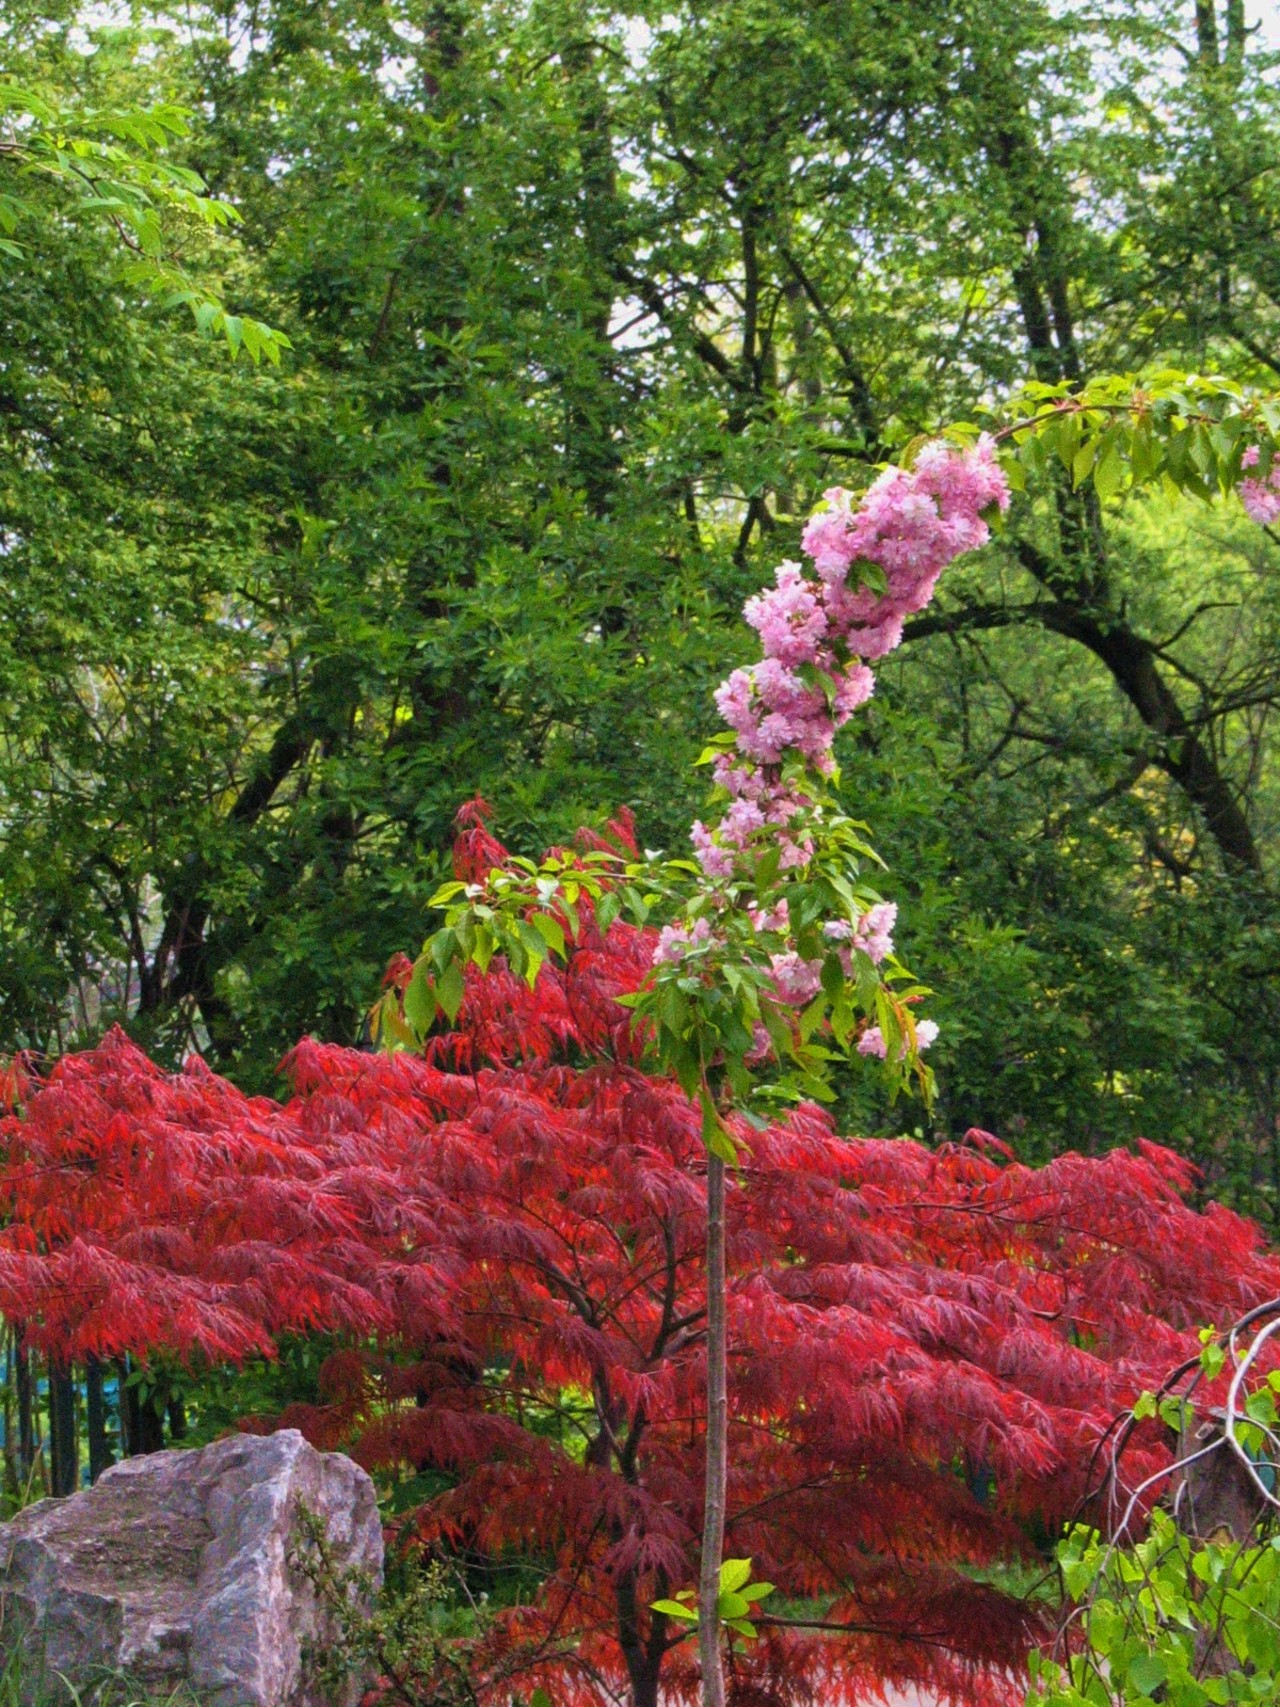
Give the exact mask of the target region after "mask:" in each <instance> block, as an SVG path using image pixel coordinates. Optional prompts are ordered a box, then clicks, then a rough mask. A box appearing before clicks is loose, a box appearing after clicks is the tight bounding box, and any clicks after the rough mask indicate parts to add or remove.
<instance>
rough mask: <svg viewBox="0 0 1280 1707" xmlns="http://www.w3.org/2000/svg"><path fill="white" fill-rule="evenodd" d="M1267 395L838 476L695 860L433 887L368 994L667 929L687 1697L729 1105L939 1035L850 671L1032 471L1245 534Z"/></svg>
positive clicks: (728, 745) (401, 1037) (720, 1378)
mask: <svg viewBox="0 0 1280 1707" xmlns="http://www.w3.org/2000/svg"><path fill="white" fill-rule="evenodd" d="M1277 432H1280V413H1278V412H1277V408H1276V405H1274V404H1272V403H1269V402H1265V401H1260V400H1255V399H1249V398H1246V397H1245V396H1244V395H1243V394H1242V393H1241V392H1240V391H1239V389H1238V388H1236V387H1234V386H1233V385H1231V384H1230V383H1229V382H1226V381H1220V380H1216V379H1200V378H1196V377H1189V376H1186V375H1183V374H1177V373H1164V374H1157V375H1154V376H1152V377H1151V378H1150V379H1149V380H1146V381H1143V382H1139V381H1137V380H1135V379H1134V378H1133V376H1116V377H1111V378H1107V379H1104V380H1102V381H1100V382H1098V383H1096V384H1095V385H1093V386H1091V387H1089V388H1087V389H1086V390H1084V391H1076V392H1071V391H1069V390H1067V389H1066V388H1064V387H1052V386H1042V385H1037V386H1032V387H1029V388H1028V390H1027V392H1026V393H1025V394H1024V396H1023V398H1021V399H1019V401H1018V405H1017V407H1016V408H1015V410H1014V412H1013V419H1012V420H1009V421H1007V422H1006V424H1005V425H1004V426H1002V427H1000V428H999V429H998V430H997V431H996V432H993V433H978V432H977V431H976V429H969V428H967V427H966V428H959V429H956V430H955V431H954V432H953V433H952V434H951V435H950V436H948V437H947V438H943V439H936V440H932V441H928V442H923V443H917V444H914V445H912V446H911V447H909V448H908V452H907V454H906V455H905V456H904V458H903V462H902V465H901V466H897V467H890V468H887V469H885V470H884V471H883V472H882V473H881V474H880V475H879V476H878V477H877V478H876V480H875V481H874V482H873V483H872V485H871V486H870V488H869V489H868V490H867V491H866V492H865V493H864V494H863V495H862V496H861V498H857V497H855V496H854V495H852V494H850V493H849V492H846V491H845V490H843V489H841V488H833V489H832V490H830V491H829V492H827V494H826V497H825V500H824V505H823V507H822V508H821V509H820V510H819V512H818V513H817V514H816V515H815V516H814V517H813V519H812V520H811V521H810V523H809V525H808V527H807V528H806V529H805V532H804V536H803V540H802V545H803V549H804V552H805V554H806V556H807V557H808V558H809V559H810V565H809V566H808V567H806V566H805V565H802V564H800V563H797V562H792V561H787V562H785V563H783V564H782V565H781V566H780V567H779V568H778V570H777V572H776V575H775V582H774V586H773V587H772V588H770V589H768V590H766V591H764V592H762V593H760V594H758V595H756V596H755V597H754V598H752V599H750V600H749V601H748V603H747V606H746V610H745V616H746V620H747V622H748V623H749V624H750V626H751V627H752V628H753V629H755V631H756V633H757V634H758V635H759V638H760V642H761V648H762V652H763V656H762V657H761V658H760V659H759V660H758V661H757V662H756V663H754V664H751V665H748V666H746V667H744V668H742V669H739V670H735V671H734V672H733V674H732V675H731V676H730V677H729V678H728V680H727V681H726V682H725V683H724V684H723V686H722V687H721V688H720V689H719V691H718V692H717V694H716V705H717V708H718V709H719V711H720V713H721V715H722V717H723V718H724V720H725V722H726V724H727V725H728V729H727V731H726V732H725V733H724V734H722V735H721V736H719V737H717V738H716V739H715V740H713V741H712V743H711V745H710V746H709V748H708V749H707V751H706V752H705V753H704V754H703V759H704V761H706V762H708V763H710V765H711V767H712V779H713V790H712V806H713V808H714V810H715V812H717V813H718V814H719V816H718V817H716V818H714V819H713V821H712V822H711V823H709V824H708V823H707V822H703V821H701V820H700V821H699V822H698V823H696V824H695V825H694V827H693V832H692V839H693V847H694V852H695V855H696V864H694V863H689V862H685V861H681V860H669V861H666V862H657V861H649V862H647V863H646V864H644V865H641V866H636V865H632V866H631V867H629V868H627V869H626V870H625V871H623V872H622V873H621V874H620V876H621V877H622V878H625V879H626V880H627V884H626V886H620V884H619V882H618V877H619V874H617V873H613V872H611V871H610V870H609V856H608V855H607V854H605V853H601V854H600V856H599V859H600V864H599V869H598V870H597V871H596V872H595V873H594V874H592V875H590V876H589V877H587V878H584V877H583V875H582V874H581V872H579V871H577V870H574V871H572V872H566V871H565V869H564V866H563V864H562V863H561V862H559V861H553V862H552V863H551V864H549V865H545V866H544V867H542V868H537V867H535V866H533V865H532V864H531V863H529V862H524V864H523V865H519V864H517V866H515V867H514V868H513V867H512V866H510V865H508V867H507V868H506V869H505V870H502V869H498V868H495V869H494V870H493V871H492V872H490V873H489V874H487V875H486V876H485V877H484V878H482V879H479V880H477V881H473V882H470V883H466V884H464V883H461V882H459V883H456V884H453V885H446V886H445V888H444V889H442V890H441V891H440V893H439V894H438V896H437V897H436V899H437V902H438V903H440V904H441V905H443V906H445V907H446V909H447V911H446V922H445V925H444V927H443V929H442V930H440V931H438V932H437V933H436V934H435V936H434V937H433V938H432V939H431V940H430V941H429V942H428V944H427V945H426V947H425V949H424V952H423V955H422V956H421V957H420V959H419V961H418V962H417V963H416V964H415V965H414V967H413V968H412V971H411V974H410V976H409V979H408V981H407V984H406V987H405V990H404V993H403V1000H401V998H400V997H399V995H398V994H397V993H396V992H392V993H391V994H389V995H388V997H387V998H386V999H385V1000H384V1002H383V1004H382V1005H381V1007H380V1008H379V1010H378V1013H377V1018H378V1021H379V1023H380V1027H381V1032H382V1035H383V1037H384V1038H385V1039H386V1040H387V1042H388V1043H389V1045H390V1046H391V1047H396V1046H399V1045H402V1044H404V1043H410V1044H416V1043H417V1042H418V1041H419V1039H420V1036H421V1035H422V1033H423V1032H424V1031H425V1029H426V1028H427V1027H429V1026H430V1024H431V1023H432V1022H433V1020H434V1018H435V1016H436V1014H437V1013H438V1012H443V1013H444V1014H445V1015H446V1016H447V1017H448V1018H449V1019H450V1020H452V1019H453V1018H454V1017H455V1016H456V1014H457V1012H458V1011H459V1007H460V1004H461V1000H462V991H463V975H462V970H461V969H462V967H463V966H465V965H467V964H475V965H476V966H478V967H480V968H481V969H483V968H485V967H487V966H488V964H489V962H490V960H491V958H492V957H493V955H494V954H495V953H497V952H502V953H504V954H505V955H506V956H507V958H508V960H509V962H510V963H511V964H512V965H513V966H514V967H515V968H516V969H517V970H520V971H523V972H524V973H525V974H526V975H527V976H528V977H529V979H530V980H531V981H536V979H537V976H538V973H539V969H540V967H541V965H542V963H543V961H544V960H545V958H546V956H547V955H548V954H553V955H563V953H564V949H565V940H566V938H565V928H566V926H567V927H568V928H569V929H570V931H572V929H573V927H574V924H575V920H576V914H575V912H574V908H575V905H576V901H577V899H578V897H579V896H580V895H582V894H586V895H588V896H589V897H590V898H591V899H592V900H593V901H594V902H597V903H599V905H600V907H601V909H602V917H603V918H604V921H605V923H606V925H607V923H608V920H609V918H610V917H612V916H616V910H617V909H618V908H619V907H620V906H621V905H622V904H623V903H624V902H626V901H630V903H631V905H632V907H633V909H634V910H635V911H636V912H638V913H639V914H640V916H641V917H645V916H647V914H648V912H649V909H650V908H651V907H652V906H653V905H655V904H656V905H658V906H662V907H665V909H666V910H667V912H668V914H669V915H670V916H669V917H668V920H667V923H666V925H665V928H664V930H663V932H662V935H661V937H660V940H659V943H658V946H657V949H656V951H655V956H654V967H653V973H652V976H651V978H650V979H649V981H648V983H647V984H646V985H645V986H644V987H643V988H642V989H641V990H640V991H639V992H637V994H636V995H635V996H634V997H632V998H630V1001H631V1003H632V1005H633V1007H634V1008H635V1010H636V1015H637V1019H638V1020H639V1021H640V1023H641V1027H642V1030H643V1031H644V1032H645V1033H646V1035H648V1036H649V1037H650V1039H651V1043H652V1054H653V1057H654V1060H655V1062H656V1065H657V1066H658V1068H659V1069H660V1070H663V1071H668V1072H671V1073H673V1074H674V1075H675V1077H676V1078H677V1080H678V1081H679V1083H680V1084H681V1086H682V1087H683V1089H684V1090H685V1092H686V1093H687V1094H688V1095H689V1096H690V1097H692V1098H694V1099H696V1101H697V1102H698V1103H699V1104H700V1106H701V1109H702V1115H703V1136H704V1140H705V1143H706V1146H707V1151H708V1187H707V1270H708V1362H707V1383H708V1417H709V1425H708V1430H707V1446H706V1505H705V1517H704V1530H703V1553H702V1567H701V1572H700V1578H699V1592H698V1607H699V1613H698V1633H699V1643H700V1649H701V1666H702V1678H703V1691H704V1702H705V1704H706V1707H723V1700H724V1680H723V1673H722V1665H721V1654H720V1614H721V1609H722V1599H721V1591H722V1582H721V1560H722V1554H723V1536H724V1512H725V1481H726V1461H725V1453H726V1416H727V1409H726V1407H727V1398H726V1391H727V1376H726V1370H725V1356H726V1351H725V1347H726V1338H725V1321H724V1169H725V1166H726V1164H728V1165H732V1164H734V1163H735V1162H736V1161H737V1160H738V1156H739V1149H740V1145H741V1140H740V1139H735V1138H734V1137H733V1136H732V1135H731V1133H730V1131H729V1128H728V1126H727V1124H726V1119H725V1115H726V1112H727V1110H728V1109H729V1108H730V1107H735V1106H736V1107H738V1108H741V1109H744V1110H751V1109H752V1108H753V1107H755V1108H758V1107H760V1106H765V1107H768V1106H772V1105H776V1104H777V1102H778V1101H779V1100H784V1101H785V1100H793V1099H795V1098H796V1097H803V1096H816V1097H818V1098H822V1097H824V1096H828V1095H830V1089H829V1086H830V1076H831V1071H832V1066H833V1063H834V1062H835V1061H837V1060H839V1059H841V1058H842V1057H844V1056H845V1055H847V1053H848V1052H849V1051H850V1050H856V1052H857V1053H858V1054H860V1055H866V1056H874V1057H878V1058H879V1059H880V1060H882V1061H883V1062H884V1065H885V1070H886V1071H887V1073H888V1074H889V1077H890V1080H891V1083H893V1084H894V1085H895V1086H896V1085H898V1084H899V1083H901V1082H902V1081H903V1080H904V1079H905V1078H906V1077H907V1076H908V1075H909V1074H911V1075H914V1076H915V1078H916V1079H917V1081H918V1083H919V1085H920V1087H921V1089H922V1090H923V1092H924V1094H925V1095H926V1097H927V1096H928V1095H929V1094H930V1092H931V1088H932V1080H931V1076H930V1074H929V1073H928V1070H927V1068H925V1067H924V1065H923V1063H922V1062H921V1060H920V1055H921V1052H922V1050H923V1049H926V1048H927V1047H928V1045H929V1044H930V1043H931V1042H932V1041H933V1039H934V1037H935V1035H936V1028H935V1027H934V1025H933V1024H932V1022H930V1021H928V1020H918V1019H917V1018H916V1017H915V1014H914V1012H913V1008H914V1004H915V1003H916V1002H917V1001H918V1000H919V999H920V997H921V996H923V995H924V994H926V993H927V992H925V991H924V990H922V989H921V988H920V987H919V986H917V985H915V984H914V983H913V982H912V980H911V979H910V976H909V975H908V974H907V973H906V971H905V969H904V968H902V967H901V966H900V964H899V963H898V961H897V959H896V957H895V956H894V954H893V936H892V932H893V925H894V923H895V917H896V915H895V913H894V911H893V906H892V903H889V902H886V901H885V900H884V899H883V897H881V896H880V895H878V894H877V893H876V892H875V891H874V890H873V889H871V888H870V887H869V885H867V883H866V882H865V880H864V878H863V875H862V874H863V869H864V867H865V865H866V864H867V863H868V862H873V861H875V855H874V852H873V850H872V848H871V847H870V846H869V844H868V843H867V841H866V839H865V835H864V831H863V827H862V826H861V825H860V824H858V823H856V822H854V821H853V820H851V819H850V818H849V817H847V816H846V814H845V813H844V812H843V810H842V809H841V806H840V804H839V798H838V783H839V772H838V767H837V764H836V760H835V754H834V741H835V736H836V732H837V730H838V729H839V728H840V727H841V726H842V725H843V724H844V723H846V722H847V721H848V719H849V717H850V716H851V715H852V714H853V712H854V711H855V710H856V709H857V708H858V707H859V706H860V705H863V704H865V703H866V701H867V700H868V699H869V698H870V696H871V694H872V691H873V689H874V677H873V674H872V671H871V668H870V665H871V664H872V663H873V662H874V661H875V660H876V659H879V658H882V657H884V656H885V655H886V654H887V653H888V652H890V651H892V650H893V649H894V647H896V646H897V645H898V644H899V642H900V641H901V638H902V633H903V625H904V622H905V620H906V618H907V617H908V616H909V615H911V614H913V613H914V612H917V611H920V610H922V609H923V608H924V607H925V606H926V605H927V604H928V602H929V600H930V599H931V598H932V596H933V591H934V588H935V587H936V585H937V582H938V578H939V576H940V575H941V574H942V572H943V570H944V569H945V568H946V567H947V565H948V564H950V563H952V562H954V560H955V559H956V558H957V557H959V556H961V555H962V554H964V553H966V552H968V551H972V550H975V549H977V548H978V547H980V546H982V545H984V544H985V543H986V541H987V540H988V538H989V536H990V529H991V526H992V525H993V523H995V522H996V521H997V520H998V519H999V518H1001V517H1002V516H1003V514H1004V512H1005V511H1006V510H1007V508H1008V506H1009V502H1010V493H1011V490H1013V489H1023V488H1025V487H1026V485H1027V478H1028V474H1031V475H1032V476H1035V475H1037V474H1040V475H1045V474H1047V475H1048V480H1047V482H1046V484H1047V486H1048V489H1049V490H1050V492H1056V494H1057V501H1058V502H1059V503H1064V502H1065V503H1070V502H1073V501H1074V499H1073V497H1072V495H1071V493H1070V492H1069V491H1068V489H1067V488H1068V486H1070V487H1072V488H1075V489H1079V488H1080V487H1082V486H1084V485H1091V486H1092V488H1093V496H1094V499H1095V500H1096V501H1103V502H1105V501H1107V500H1108V499H1110V498H1112V497H1114V496H1115V495H1116V494H1117V493H1118V492H1119V491H1120V490H1121V489H1122V488H1123V487H1125V486H1127V485H1131V484H1132V485H1142V484H1145V483H1152V482H1156V481H1160V482H1163V483H1164V484H1165V485H1166V487H1167V488H1169V489H1171V490H1173V491H1175V492H1178V493H1183V492H1185V493H1191V494H1194V495H1197V496H1200V497H1203V498H1206V499H1208V498H1211V497H1213V496H1214V495H1215V494H1217V493H1218V492H1223V491H1229V490H1230V489H1231V488H1232V487H1236V488H1237V489H1238V490H1239V492H1240V495H1241V497H1242V499H1243V501H1244V503H1245V505H1246V507H1247V509H1248V511H1249V513H1250V515H1251V516H1253V518H1254V519H1255V520H1257V521H1259V522H1261V523H1263V524H1267V523H1269V522H1270V521H1271V520H1273V519H1275V515H1276V513H1277V510H1276V509H1273V507H1272V506H1273V501H1274V503H1275V505H1276V506H1278V507H1280V473H1277V471H1276V467H1275V465H1274V463H1273V447H1274V441H1275V435H1276V434H1277Z"/></svg>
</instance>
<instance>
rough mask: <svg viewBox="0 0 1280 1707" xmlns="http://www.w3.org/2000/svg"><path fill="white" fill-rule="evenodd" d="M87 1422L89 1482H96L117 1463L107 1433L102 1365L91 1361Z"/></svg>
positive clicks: (87, 1378) (87, 1394) (87, 1390)
mask: <svg viewBox="0 0 1280 1707" xmlns="http://www.w3.org/2000/svg"><path fill="white" fill-rule="evenodd" d="M85 1422H86V1433H87V1434H88V1436H89V1480H90V1481H91V1482H96V1481H97V1479H98V1477H99V1476H100V1475H101V1474H102V1472H103V1471H104V1470H107V1469H109V1468H110V1467H111V1465H112V1464H114V1463H115V1461H116V1456H115V1453H114V1452H113V1451H112V1450H111V1437H110V1435H109V1434H108V1432H107V1405H106V1398H105V1395H104V1394H103V1391H102V1365H101V1364H100V1363H99V1362H98V1360H97V1358H96V1357H91V1358H90V1359H89V1363H88V1366H87V1368H86V1371H85Z"/></svg>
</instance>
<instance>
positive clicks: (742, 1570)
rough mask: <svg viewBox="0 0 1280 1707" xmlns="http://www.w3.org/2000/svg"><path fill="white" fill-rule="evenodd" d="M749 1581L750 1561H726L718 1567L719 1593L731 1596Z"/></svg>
mask: <svg viewBox="0 0 1280 1707" xmlns="http://www.w3.org/2000/svg"><path fill="white" fill-rule="evenodd" d="M750 1580H751V1561H750V1559H726V1560H725V1561H724V1563H723V1564H722V1565H721V1566H720V1592H721V1593H722V1594H732V1593H733V1592H734V1591H735V1590H736V1589H740V1588H741V1587H742V1585H743V1583H745V1582H749V1581H750Z"/></svg>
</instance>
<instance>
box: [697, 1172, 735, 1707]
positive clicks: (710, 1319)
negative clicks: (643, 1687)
mask: <svg viewBox="0 0 1280 1707" xmlns="http://www.w3.org/2000/svg"><path fill="white" fill-rule="evenodd" d="M728 1433H729V1394H728V1359H727V1356H726V1349H725V1275H724V1163H723V1162H722V1161H721V1160H720V1158H719V1156H712V1155H710V1154H709V1155H708V1156H707V1493H706V1503H705V1508H704V1512H703V1520H702V1572H701V1577H700V1579H699V1584H698V1657H699V1660H700V1662H701V1665H702V1702H703V1707H724V1668H723V1666H722V1664H721V1658H720V1614H719V1611H718V1610H717V1606H718V1602H719V1599H720V1565H721V1561H722V1558H723V1554H724V1515H725V1512H724V1508H725V1493H726V1482H727V1466H728V1457H727V1450H728Z"/></svg>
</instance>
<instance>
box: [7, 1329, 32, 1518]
mask: <svg viewBox="0 0 1280 1707" xmlns="http://www.w3.org/2000/svg"><path fill="white" fill-rule="evenodd" d="M13 1361H14V1371H15V1385H16V1387H17V1391H18V1473H19V1477H20V1479H21V1482H22V1485H23V1488H24V1489H25V1488H26V1486H27V1484H28V1483H29V1482H30V1480H31V1472H32V1469H33V1468H34V1466H35V1461H36V1419H35V1407H34V1404H33V1402H32V1394H31V1359H30V1357H29V1355H28V1353H27V1350H26V1347H25V1346H24V1345H23V1344H22V1339H21V1335H20V1333H19V1330H18V1329H17V1328H15V1329H14V1331H13Z"/></svg>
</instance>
